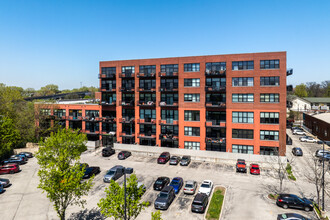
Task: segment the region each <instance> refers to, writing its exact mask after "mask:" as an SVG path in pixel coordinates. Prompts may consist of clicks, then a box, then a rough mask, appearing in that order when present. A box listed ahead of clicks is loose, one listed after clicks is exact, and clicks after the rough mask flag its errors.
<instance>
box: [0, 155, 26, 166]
mask: <svg viewBox="0 0 330 220" xmlns="http://www.w3.org/2000/svg"><path fill="white" fill-rule="evenodd" d="M7 163H16V164H19V165H22V164H26V161H25V160H24V159H23V158H22V157H12V158H9V159H7V160H5V161H3V164H7Z"/></svg>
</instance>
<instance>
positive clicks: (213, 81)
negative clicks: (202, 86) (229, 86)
mask: <svg viewBox="0 0 330 220" xmlns="http://www.w3.org/2000/svg"><path fill="white" fill-rule="evenodd" d="M206 86H207V87H212V88H220V87H226V78H206Z"/></svg>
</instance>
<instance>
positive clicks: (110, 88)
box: [101, 86, 116, 92]
mask: <svg viewBox="0 0 330 220" xmlns="http://www.w3.org/2000/svg"><path fill="white" fill-rule="evenodd" d="M101 92H116V87H112V86H105V88H104V87H103V88H101Z"/></svg>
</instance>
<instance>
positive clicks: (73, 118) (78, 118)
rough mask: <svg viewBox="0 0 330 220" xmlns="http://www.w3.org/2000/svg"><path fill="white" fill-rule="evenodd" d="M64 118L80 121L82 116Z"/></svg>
mask: <svg viewBox="0 0 330 220" xmlns="http://www.w3.org/2000/svg"><path fill="white" fill-rule="evenodd" d="M65 118H66V119H67V120H70V121H80V120H82V119H83V117H82V116H66V117H65Z"/></svg>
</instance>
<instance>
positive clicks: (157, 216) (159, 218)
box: [151, 210, 163, 220]
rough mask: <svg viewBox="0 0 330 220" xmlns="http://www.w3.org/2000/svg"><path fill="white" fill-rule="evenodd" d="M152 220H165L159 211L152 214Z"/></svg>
mask: <svg viewBox="0 0 330 220" xmlns="http://www.w3.org/2000/svg"><path fill="white" fill-rule="evenodd" d="M151 220H163V219H162V213H161V212H160V211H159V210H158V211H156V212H152V213H151Z"/></svg>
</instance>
